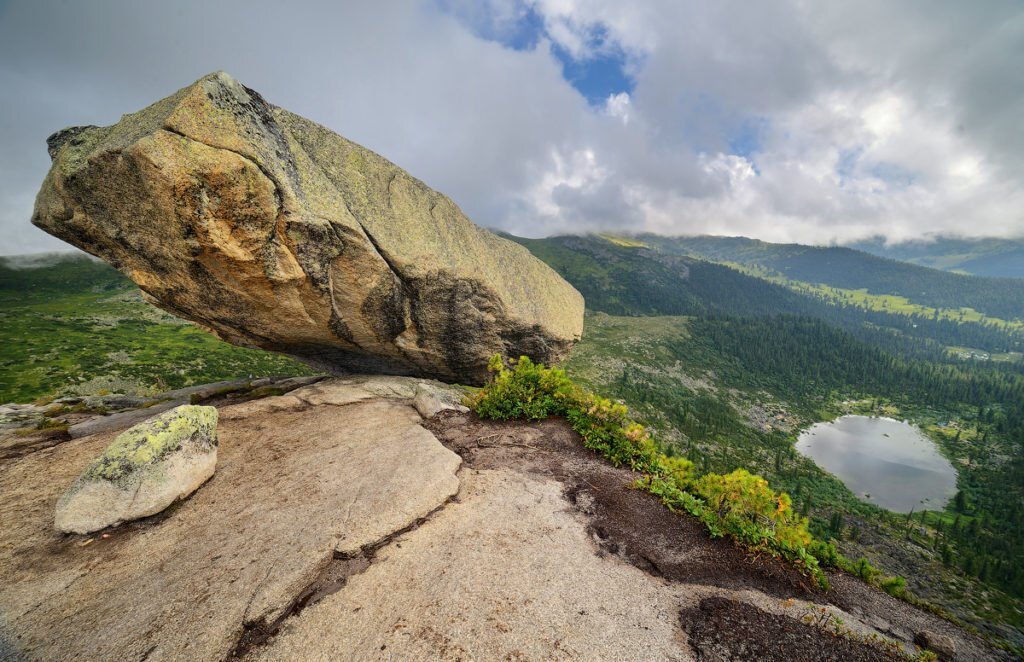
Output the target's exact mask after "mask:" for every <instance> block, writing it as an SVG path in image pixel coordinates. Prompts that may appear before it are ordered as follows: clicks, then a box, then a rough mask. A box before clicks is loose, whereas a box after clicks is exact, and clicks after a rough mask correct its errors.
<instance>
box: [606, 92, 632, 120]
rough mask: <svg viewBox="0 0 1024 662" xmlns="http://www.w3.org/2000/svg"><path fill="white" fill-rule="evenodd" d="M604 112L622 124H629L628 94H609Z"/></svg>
mask: <svg viewBox="0 0 1024 662" xmlns="http://www.w3.org/2000/svg"><path fill="white" fill-rule="evenodd" d="M604 111H605V112H606V113H608V114H609V115H611V116H612V117H615V118H617V119H619V120H621V121H622V123H623V124H629V93H628V92H619V93H618V94H609V95H608V100H607V101H605V104H604Z"/></svg>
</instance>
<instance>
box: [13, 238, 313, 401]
mask: <svg viewBox="0 0 1024 662" xmlns="http://www.w3.org/2000/svg"><path fill="white" fill-rule="evenodd" d="M12 263H14V264H18V263H17V262H14V261H12V260H10V259H0V402H28V401H31V400H33V399H35V398H38V397H41V396H45V395H52V394H56V393H68V392H82V393H95V392H97V391H112V392H136V393H147V392H158V391H163V390H167V389H172V388H179V387H182V386H188V385H191V384H202V383H205V382H213V381H219V380H222V379H232V378H239V377H247V376H249V375H253V376H265V375H280V374H310V370H309V368H307V367H306V366H304V365H303V364H301V363H298V362H297V361H294V360H292V359H289V358H287V357H284V356H279V355H276V354H270V353H268V352H262V351H257V350H249V349H243V348H240V347H234V346H232V345H228V344H227V343H224V342H222V341H220V340H218V339H217V338H215V337H214V336H212V335H210V334H209V333H207V332H205V331H202V330H200V329H198V328H197V327H195V326H192V325H191V324H188V323H185V322H182V321H181V320H178V319H176V318H174V317H171V316H170V315H167V314H165V313H162V312H161V311H159V310H157V309H156V308H154V307H153V306H151V305H149V304H147V303H145V302H144V301H143V300H142V298H141V296H140V295H139V293H138V291H137V290H136V289H135V287H134V286H133V285H132V284H131V282H130V281H129V280H128V279H127V278H125V277H124V276H122V275H121V274H119V273H118V272H117V271H115V270H114V269H112V268H110V267H109V266H107V265H105V264H103V263H100V262H96V261H94V260H91V259H89V258H87V257H85V256H80V255H74V256H63V257H59V258H56V259H51V260H48V261H44V262H42V263H41V266H38V265H37V266H35V267H33V268H12Z"/></svg>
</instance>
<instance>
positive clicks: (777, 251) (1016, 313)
mask: <svg viewBox="0 0 1024 662" xmlns="http://www.w3.org/2000/svg"><path fill="white" fill-rule="evenodd" d="M639 239H640V240H641V241H643V242H644V243H647V244H649V245H651V246H653V247H657V248H659V249H660V250H663V251H665V252H668V253H672V254H681V255H697V256H701V257H704V258H707V259H709V260H715V261H719V262H733V263H738V264H743V265H747V266H758V267H761V268H764V269H767V270H769V271H770V272H772V273H775V274H778V275H781V276H783V277H785V278H788V279H791V280H798V281H803V282H807V283H821V284H825V285H830V286H832V287H838V288H843V289H847V290H859V289H866V290H867V291H868V292H869V293H871V294H890V295H895V296H901V297H906V298H907V299H908V300H910V301H912V302H914V303H918V304H921V305H924V306H930V307H934V308H948V309H953V310H956V309H959V308H973V309H974V310H976V311H979V312H981V313H984V314H986V315H988V316H990V317H997V318H1000V319H1003V320H1008V321H1012V320H1019V319H1024V281H1020V280H1017V279H1010V278H983V277H977V276H966V275H962V274H956V273H950V272H946V271H939V270H936V269H928V268H925V267H921V266H917V265H913V264H907V263H905V262H899V261H897V260H893V259H887V258H883V257H877V256H874V255H870V254H868V253H864V252H862V251H857V250H853V249H850V248H844V247H816V246H803V245H800V244H770V243H766V242H763V241H758V240H756V239H747V238H745V237H658V236H654V235H642V236H641V237H639Z"/></svg>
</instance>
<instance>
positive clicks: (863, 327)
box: [509, 236, 1024, 360]
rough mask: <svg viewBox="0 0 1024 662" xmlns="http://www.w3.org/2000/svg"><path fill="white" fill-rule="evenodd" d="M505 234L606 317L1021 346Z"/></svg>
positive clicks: (674, 264) (725, 271) (991, 332)
mask: <svg viewBox="0 0 1024 662" xmlns="http://www.w3.org/2000/svg"><path fill="white" fill-rule="evenodd" d="M509 238H511V239H513V240H515V241H517V242H519V243H521V244H523V245H524V246H526V247H527V248H529V249H530V250H531V251H532V252H533V253H534V254H535V255H537V257H539V258H541V259H542V260H544V261H545V262H547V263H548V264H550V265H551V266H552V267H554V268H555V270H557V271H558V272H559V273H560V274H562V276H563V277H565V278H566V279H567V280H568V281H569V282H571V283H572V284H573V285H575V286H576V288H577V289H578V290H579V291H580V292H581V293H582V294H583V296H584V298H585V299H586V301H587V308H588V309H589V310H594V311H601V312H606V313H608V314H610V315H704V314H709V313H718V314H729V315H743V316H751V315H775V314H794V315H805V316H809V317H815V318H817V319H821V320H824V321H826V322H828V323H830V324H832V325H834V326H838V327H840V328H843V329H846V330H847V331H849V332H851V333H853V334H855V335H856V336H857V337H858V338H861V339H862V340H865V341H867V342H870V343H872V344H875V345H878V346H880V347H885V348H888V349H890V350H892V351H897V352H900V353H905V354H913V355H916V356H921V357H927V358H931V359H933V360H943V359H944V357H945V354H946V351H945V348H947V347H953V346H959V347H973V348H980V349H984V350H987V351H993V352H997V351H998V352H1003V351H1007V350H1008V349H1011V350H1012V349H1017V348H1021V347H1024V334H1021V333H1013V332H1008V331H1007V330H1005V329H1002V328H999V327H995V326H991V325H983V324H973V323H971V324H964V323H960V322H958V321H956V320H952V319H947V318H941V317H939V318H936V317H933V316H926V315H917V314H909V315H908V314H897V313H892V312H886V311H884V310H871V309H868V308H864V307H860V306H856V305H848V304H845V303H843V302H837V303H829V302H828V301H824V300H822V299H821V298H819V297H816V296H808V295H805V294H801V293H799V292H794V291H793V290H792V289H790V288H788V287H784V286H782V285H779V284H776V283H772V282H768V281H767V280H764V279H762V278H757V277H755V276H752V275H748V274H744V273H741V272H739V271H737V270H735V269H732V268H729V267H727V266H724V265H720V264H714V263H712V262H709V261H707V260H702V259H695V258H691V257H685V256H680V255H672V254H666V253H663V252H661V251H660V250H654V249H651V248H646V247H642V246H623V245H618V244H616V243H613V242H611V241H608V240H606V239H603V238H601V237H596V236H587V237H551V238H547V239H523V238H519V237H509Z"/></svg>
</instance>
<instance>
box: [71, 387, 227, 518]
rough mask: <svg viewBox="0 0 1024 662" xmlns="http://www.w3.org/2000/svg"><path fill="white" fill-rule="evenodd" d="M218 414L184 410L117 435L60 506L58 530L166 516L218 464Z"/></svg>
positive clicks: (205, 409)
mask: <svg viewBox="0 0 1024 662" xmlns="http://www.w3.org/2000/svg"><path fill="white" fill-rule="evenodd" d="M217 418H218V414H217V410H216V409H215V408H214V407H200V406H196V405H182V406H180V407H176V408H175V409H172V410H170V411H167V412H164V413H163V414H160V415H158V416H155V417H154V418H151V419H149V420H148V421H145V422H143V423H140V424H138V425H136V426H134V427H132V428H129V429H128V430H126V431H124V432H122V433H121V434H120V435H118V436H117V437H116V438H115V439H114V441H113V442H112V443H111V444H110V445H109V446H108V447H107V448H106V450H104V451H103V453H102V454H100V456H99V457H97V458H96V459H95V460H93V462H92V463H90V464H89V466H88V467H86V469H85V470H84V471H83V472H82V474H81V476H79V478H78V479H77V480H76V481H75V483H74V484H73V485H72V486H71V487H70V488H69V489H68V490H67V492H65V493H64V494H63V496H61V498H60V500H59V501H58V502H57V511H56V514H55V517H54V524H55V526H56V527H57V529H58V530H60V531H63V532H65V533H91V532H93V531H98V530H100V529H104V528H106V527H108V526H114V525H117V524H120V523H121V522H126V521H130V520H134V519H139V518H141V517H148V516H150V515H155V514H156V513H159V512H161V511H162V510H164V509H165V508H167V506H169V505H171V504H172V503H174V502H175V501H176V500H178V499H181V498H184V497H186V496H188V495H189V494H191V493H192V492H194V491H195V490H196V489H198V488H199V486H200V485H202V484H203V483H204V482H206V480H207V479H209V478H210V476H212V475H213V472H214V470H215V468H216V464H217Z"/></svg>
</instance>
